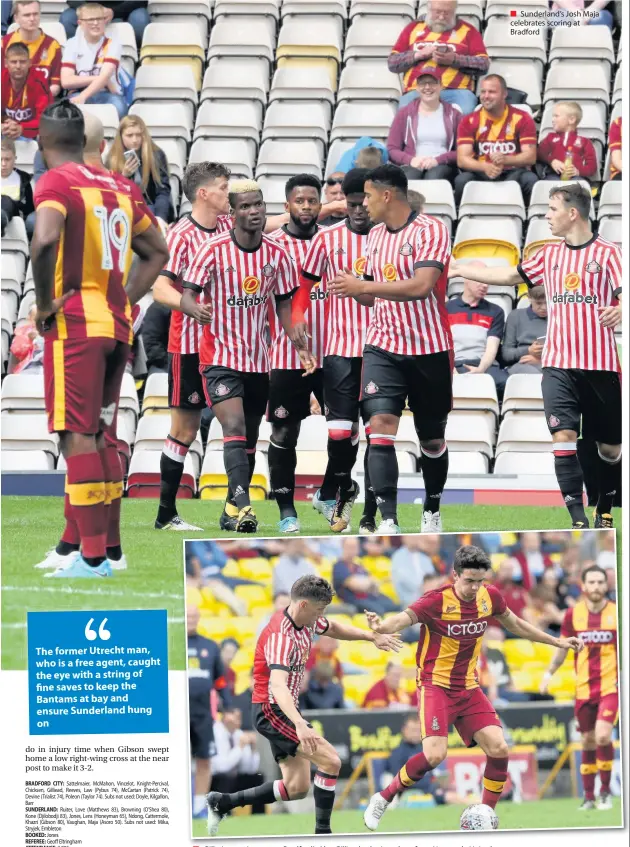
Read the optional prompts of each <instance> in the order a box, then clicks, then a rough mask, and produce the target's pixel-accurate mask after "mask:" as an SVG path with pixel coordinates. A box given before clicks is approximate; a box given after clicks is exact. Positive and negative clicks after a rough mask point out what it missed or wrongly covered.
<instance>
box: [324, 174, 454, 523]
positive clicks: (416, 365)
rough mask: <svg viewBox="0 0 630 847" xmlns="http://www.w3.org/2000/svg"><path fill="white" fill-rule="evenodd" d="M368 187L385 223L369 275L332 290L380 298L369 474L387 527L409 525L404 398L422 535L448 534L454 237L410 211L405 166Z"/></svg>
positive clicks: (373, 339) (374, 242) (341, 279)
mask: <svg viewBox="0 0 630 847" xmlns="http://www.w3.org/2000/svg"><path fill="white" fill-rule="evenodd" d="M365 194H366V205H367V209H368V212H369V215H370V218H371V219H372V221H374V223H375V224H376V225H375V226H374V227H373V228H372V229H371V230H370V233H369V235H368V240H367V248H368V254H367V265H366V271H365V274H364V277H363V280H358V279H357V278H356V277H355V276H353V275H352V274H349V273H342V274H338V275H337V276H336V277H335V279H333V280H332V281H331V283H330V290H331V292H332V294H333V295H335V296H339V297H357V296H361V297H362V296H364V295H368V296H372V297H375V298H376V299H375V305H374V309H373V314H372V318H371V320H370V325H369V327H368V331H367V336H366V344H365V349H364V351H363V375H362V380H363V382H362V389H361V406H362V412H363V415H364V417H365V418H367V419H369V422H370V457H369V471H370V481H371V483H372V486H373V488H374V494H375V497H376V502H377V504H378V507H379V510H380V512H381V517H382V520H381V523H380V525H379V527H378V532H379V533H380V534H383V535H385V534H387V535H392V534H398V533H399V532H400V527H399V526H398V515H397V499H398V462H397V460H396V450H395V441H396V433H397V431H398V423H399V419H400V416H401V414H402V412H403V409H404V408H405V403H408V404H409V408H410V410H411V412H412V413H413V417H414V424H415V428H416V432H417V434H418V439H419V441H420V450H421V463H422V475H423V478H424V487H425V492H426V496H425V498H424V507H423V513H422V532H440V531H441V530H442V519H441V517H440V498H441V496H442V490H443V488H444V484H445V482H446V477H447V474H448V448H447V446H446V441H445V439H444V434H445V431H446V421H447V419H448V415H449V412H450V411H451V408H452V405H453V388H452V373H453V350H452V348H453V340H452V338H451V330H450V326H449V322H448V315H447V312H446V305H445V301H446V286H447V279H446V267H447V265H448V262H449V259H450V254H451V250H450V237H449V234H448V229H447V228H446V226H445V225H444V224H443V223H442V222H441V221H439V220H437V219H436V218H431V217H428V216H427V215H422V214H418V213H417V212H412V211H411V207H410V206H409V202H408V200H407V177H406V176H405V174H404V172H403V171H402V169H401V168H399V167H397V166H396V165H381V166H380V167H378V168H375V169H374V170H372V171H370V172H369V174H368V179H367V180H366V183H365Z"/></svg>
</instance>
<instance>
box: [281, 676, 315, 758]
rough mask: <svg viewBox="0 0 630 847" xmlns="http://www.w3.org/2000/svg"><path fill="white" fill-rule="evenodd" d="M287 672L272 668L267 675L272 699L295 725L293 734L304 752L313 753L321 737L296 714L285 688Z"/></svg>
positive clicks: (288, 692) (289, 693)
mask: <svg viewBox="0 0 630 847" xmlns="http://www.w3.org/2000/svg"><path fill="white" fill-rule="evenodd" d="M288 679H289V672H288V671H285V670H283V669H281V668H274V667H272V669H271V673H270V675H269V688H270V689H271V693H272V694H273V698H274V700H275V701H276V703H277V704H278V706H279V707H280V708H281V709H282V711H283V712H284V714H285V715H286V716H287V717H288V718H289V720H290V721H293V723H294V724H295V732H296V733H297V737H298V738H299V739H300V742H301V744H302V746H303V747H304V750H305V751H306V752H307V753H314V752H315V751H316V750H317V743H318V740H321V736H320V735H319V734H318V733H317V732H316V731H315V730H314V729H313V728H312V727H310V726H309V725H308V723H307V722H306V721H305V720H304V718H303V717H302V715H301V714H300V713H299V712H298V710H297V707H296V705H295V703H294V702H293V697H292V696H291V692H290V691H289V688H288V686H287V680H288Z"/></svg>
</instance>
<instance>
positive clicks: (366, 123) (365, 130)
mask: <svg viewBox="0 0 630 847" xmlns="http://www.w3.org/2000/svg"><path fill="white" fill-rule="evenodd" d="M395 114H396V107H395V105H394V103H386V102H380V103H366V102H360V103H349V102H347V101H344V102H343V103H340V104H339V105H338V106H337V110H336V112H335V117H334V119H333V125H332V130H331V133H330V140H331V141H334V140H335V139H336V138H343V139H352V138H360V137H361V136H362V135H369V136H371V137H372V138H380V139H383V140H384V139H387V136H388V134H389V129H390V127H391V125H392V121H393V120H394V115H395Z"/></svg>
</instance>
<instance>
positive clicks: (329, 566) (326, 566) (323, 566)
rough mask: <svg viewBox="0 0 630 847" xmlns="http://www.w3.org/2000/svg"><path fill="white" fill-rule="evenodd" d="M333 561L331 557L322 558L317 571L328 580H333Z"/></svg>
mask: <svg viewBox="0 0 630 847" xmlns="http://www.w3.org/2000/svg"><path fill="white" fill-rule="evenodd" d="M332 570H333V562H331V560H330V559H322V560H321V561H320V562H319V564H318V565H317V573H318V574H319V575H320V576H322V577H323V578H324V579H327V580H328V582H330V581H331V580H332Z"/></svg>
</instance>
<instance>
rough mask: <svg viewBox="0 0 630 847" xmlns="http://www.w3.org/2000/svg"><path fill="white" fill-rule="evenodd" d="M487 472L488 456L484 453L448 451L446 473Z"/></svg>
mask: <svg viewBox="0 0 630 847" xmlns="http://www.w3.org/2000/svg"><path fill="white" fill-rule="evenodd" d="M487 473H488V456H487V455H486V454H484V453H469V452H467V451H465V450H454V451H453V452H452V453H451V452H449V457H448V474H449V477H450V476H457V475H470V474H474V475H475V476H485V474H487Z"/></svg>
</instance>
